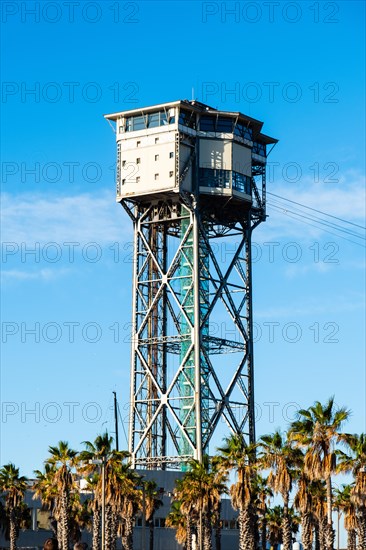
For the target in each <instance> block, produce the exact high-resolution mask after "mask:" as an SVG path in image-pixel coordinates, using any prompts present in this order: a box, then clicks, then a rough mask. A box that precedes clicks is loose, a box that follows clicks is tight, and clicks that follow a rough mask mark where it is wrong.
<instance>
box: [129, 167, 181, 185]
mask: <svg viewBox="0 0 366 550" xmlns="http://www.w3.org/2000/svg"><path fill="white" fill-rule="evenodd" d="M173 176H174V171H173V170H170V171H169V177H170V178H172V177H173ZM159 179H160V174H159V173H157V174H154V181H159ZM132 181H135V182H136V183H140V181H141V177H140V176H136V178H135V179H134V180H132V179H123V180H122V185H125V184H126V183H132Z"/></svg>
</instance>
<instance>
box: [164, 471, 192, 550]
mask: <svg viewBox="0 0 366 550" xmlns="http://www.w3.org/2000/svg"><path fill="white" fill-rule="evenodd" d="M187 489H189V488H188V486H187V483H186V482H185V480H184V479H177V480H176V481H175V489H174V501H173V503H172V507H171V508H172V515H170V514H169V518H170V519H169V524H170V525H171V526H173V527H176V529H177V533H176V536H175V537H176V540H177V542H179V543H180V540H182V541H183V535H182V533H181V531H182V524H181V521H182V518H183V523H184V528H185V536H184V544H185V550H191V549H192V535H193V530H194V526H196V525H197V522H198V521H197V520H198V517H199V516H198V515H197V508H196V504H195V502H194V501H193V499H192V498H191V494H190V491H189V490H187ZM179 539H180V540H179Z"/></svg>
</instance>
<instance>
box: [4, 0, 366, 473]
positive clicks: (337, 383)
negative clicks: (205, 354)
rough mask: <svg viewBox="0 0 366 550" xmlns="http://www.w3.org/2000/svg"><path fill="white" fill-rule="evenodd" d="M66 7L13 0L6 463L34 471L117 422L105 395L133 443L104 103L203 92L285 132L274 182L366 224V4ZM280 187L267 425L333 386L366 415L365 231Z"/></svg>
mask: <svg viewBox="0 0 366 550" xmlns="http://www.w3.org/2000/svg"><path fill="white" fill-rule="evenodd" d="M55 6H58V7H57V8H56V7H55ZM30 9H33V10H34V9H35V10H36V12H35V13H33V14H32V13H30V12H29V10H30ZM27 10H28V11H27ZM37 10H38V11H37ZM70 10H71V6H70V4H68V3H65V2H58V3H54V2H52V3H51V2H41V3H39V2H28V3H24V2H19V3H17V2H3V3H2V21H3V23H2V27H3V33H2V41H3V48H2V51H3V60H2V66H3V73H2V78H3V88H2V138H3V139H2V159H3V164H2V219H3V226H2V240H3V245H2V262H3V263H2V292H3V295H2V307H1V320H2V356H1V400H2V417H1V457H0V458H1V460H0V463H1V464H4V463H6V462H8V461H10V460H11V461H13V462H15V463H16V464H17V465H18V466H20V468H21V470H22V472H23V473H24V474H25V475H28V476H31V475H32V472H33V470H34V469H36V468H40V467H41V465H42V462H43V460H44V459H45V458H46V455H47V448H48V445H54V444H56V443H57V441H59V440H60V439H65V440H68V441H69V442H70V444H71V445H72V446H73V447H75V448H80V443H81V442H82V441H83V440H88V439H90V440H93V439H94V438H95V436H96V435H97V434H98V433H100V432H101V431H102V430H104V429H106V428H107V429H108V430H109V431H111V432H112V431H113V412H112V404H113V398H112V391H116V392H117V395H118V399H119V403H120V408H121V416H122V418H123V420H124V422H123V423H122V425H121V434H120V440H121V445H122V446H123V445H124V446H125V445H126V440H125V436H124V430H127V415H128V399H129V342H128V340H129V336H128V335H129V327H130V325H129V323H130V304H131V270H132V265H131V236H132V233H131V231H132V228H131V226H130V223H129V220H128V219H127V216H126V215H125V213H124V212H123V210H122V209H121V207H120V206H119V205H116V204H115V183H114V162H115V143H114V134H113V133H112V131H111V129H110V127H109V125H108V123H107V122H106V121H105V120H104V119H103V114H105V113H109V112H115V111H119V110H123V109H129V108H134V107H138V106H144V105H149V104H154V103H162V102H165V101H173V100H176V99H184V98H189V99H190V98H191V96H192V88H193V89H194V92H193V93H194V97H196V98H197V99H198V100H200V101H203V102H207V103H208V104H210V105H212V106H214V107H217V108H220V109H230V110H240V111H242V112H244V113H246V114H248V115H250V116H253V117H255V118H258V119H260V120H263V121H264V129H263V130H264V132H265V133H268V134H269V135H273V136H275V137H277V138H278V139H279V140H280V141H279V143H278V145H277V146H276V147H275V148H274V150H273V152H272V153H271V155H270V157H269V162H270V163H271V166H270V174H269V178H268V179H269V181H268V191H270V192H271V193H274V194H276V195H279V196H282V197H286V198H287V199H291V200H293V201H296V202H299V203H301V204H305V205H308V206H310V207H312V208H316V209H318V210H320V211H324V212H327V213H329V214H332V215H333V216H337V217H339V218H342V219H345V220H348V221H350V222H352V223H353V224H357V225H361V226H364V225H365V223H364V218H365V207H364V205H365V200H364V190H365V185H364V166H365V162H364V161H365V159H364V150H365V141H364V119H365V111H364V100H365V93H364V92H365V87H364V67H365V63H364V43H365V37H364V20H365V17H364V3H363V2H358V1H357V2H352V1H348V2H269V3H266V2H172V3H170V2H109V1H106V2H79V3H77V5H76V3H75V5H74V12H72V11H70ZM230 10H234V12H233V13H229V11H230ZM32 90H33V92H32ZM4 138H5V139H6V141H5V140H4ZM278 201H279V199H276V198H275V197H273V196H270V197H269V202H271V206H270V205H269V207H268V214H269V217H268V220H267V222H266V223H265V224H262V226H260V227H259V228H258V229H256V230H255V234H254V242H255V249H254V251H253V254H254V259H255V262H254V268H253V276H254V317H255V328H256V344H255V370H256V375H255V399H256V404H257V433H258V434H259V435H260V434H263V433H268V432H271V431H273V430H274V429H275V428H277V427H281V428H282V429H285V428H286V426H287V423H288V421H291V420H293V418H294V411H295V409H296V408H298V407H299V406H301V407H307V406H309V405H311V404H312V403H313V402H314V401H315V400H320V401H325V400H326V399H327V398H328V397H329V396H330V395H332V394H334V395H335V396H336V402H337V403H338V404H339V405H347V406H348V407H349V408H350V409H351V410H352V416H351V419H350V422H349V423H348V425H347V430H348V431H351V432H361V431H365V430H366V426H365V346H364V333H365V323H364V318H365V317H364V309H365V308H364V306H365V296H364V290H365V288H364V277H365V266H364V260H365V254H364V247H362V246H360V244H361V245H362V244H363V245H364V241H363V240H362V239H360V238H358V237H355V236H354V235H350V234H346V233H344V232H341V233H337V234H332V233H328V232H325V231H324V230H322V229H321V228H320V226H319V225H317V227H314V226H312V225H309V224H308V223H303V222H304V221H309V220H304V219H303V218H302V221H298V220H295V219H293V218H292V217H291V214H290V213H289V212H288V209H289V206H290V205H289V203H283V202H282V203H281V204H282V206H281V207H280V209H278ZM280 202H281V201H280ZM283 204H286V206H287V212H284V210H286V207H284V206H283ZM276 205H277V207H276ZM292 206H295V205H292ZM302 213H303V214H304V213H306V212H305V211H304V210H303V209H302ZM328 220H329V218H328ZM333 221H336V220H334V219H333ZM339 223H341V222H339ZM341 225H342V227H343V228H345V229H347V230H352V231H356V232H357V233H358V234H360V235H362V230H361V229H360V228H358V227H356V226H353V225H349V224H343V223H342V224H341ZM323 228H325V226H323ZM328 230H329V228H328ZM341 237H346V238H349V239H350V240H345V239H343V238H341ZM350 241H352V242H350ZM32 249H33V250H34V251H35V252H34V253H33V254H32V253H29V250H32ZM229 256H230V254H228V255H227V257H225V258H224V259H223V261H229V259H228V258H229ZM32 330H33V333H32ZM223 330H224V329H223ZM32 411H33V412H32ZM221 432H222V434H223V433H224V430H223V429H222V430H221ZM219 443H220V440H219V439H218V441H217V444H219Z"/></svg>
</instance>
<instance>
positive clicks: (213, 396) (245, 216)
mask: <svg viewBox="0 0 366 550" xmlns="http://www.w3.org/2000/svg"><path fill="white" fill-rule="evenodd" d="M105 118H106V119H107V120H108V121H114V122H115V123H116V128H115V132H116V140H117V201H118V202H120V203H121V205H122V206H123V208H124V209H125V210H126V212H127V214H128V215H129V216H130V218H131V220H132V222H133V227H134V263H133V301H132V325H133V327H132V357H131V388H130V427H129V451H130V453H131V456H132V464H133V467H139V468H146V469H165V468H168V467H170V468H171V467H182V468H184V464H185V463H186V462H187V461H188V460H190V459H192V458H195V459H197V460H199V461H200V460H201V459H202V455H203V453H207V452H208V447H209V443H210V440H211V438H212V436H213V434H214V432H215V430H216V428H218V426H219V423H220V424H221V422H222V421H223V422H225V423H226V424H227V426H228V428H229V429H230V430H231V432H234V433H243V434H244V435H245V436H246V438H247V440H248V442H249V441H254V440H255V425H254V391H253V336H252V275H251V235H252V231H253V229H254V228H255V227H256V226H257V225H258V224H259V223H261V222H262V221H265V218H266V176H265V173H266V159H267V154H268V151H267V148H268V146H270V145H272V146H273V145H274V144H275V143H276V142H277V140H276V139H274V138H271V137H269V136H266V135H265V134H262V133H261V130H262V126H263V123H262V122H260V121H258V120H255V119H254V118H251V117H248V116H246V115H243V114H242V113H239V112H228V111H219V110H216V109H213V108H211V107H209V106H207V105H204V104H202V103H199V102H197V101H187V100H184V101H175V102H172V103H165V104H161V105H154V106H151V107H147V108H143V109H141V108H139V109H133V110H129V111H123V112H118V113H113V114H109V115H106V116H105ZM226 433H227V431H226Z"/></svg>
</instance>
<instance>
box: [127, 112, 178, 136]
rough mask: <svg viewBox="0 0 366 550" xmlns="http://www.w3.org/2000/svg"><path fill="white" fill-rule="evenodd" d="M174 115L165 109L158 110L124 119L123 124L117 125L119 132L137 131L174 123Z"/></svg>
mask: <svg viewBox="0 0 366 550" xmlns="http://www.w3.org/2000/svg"><path fill="white" fill-rule="evenodd" d="M174 122H175V118H174V116H170V115H169V112H167V111H158V112H157V113H152V114H150V115H136V116H130V117H127V118H126V119H125V125H124V127H123V126H120V127H119V131H120V132H137V131H138V130H145V129H147V128H158V127H159V126H165V125H167V124H174Z"/></svg>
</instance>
